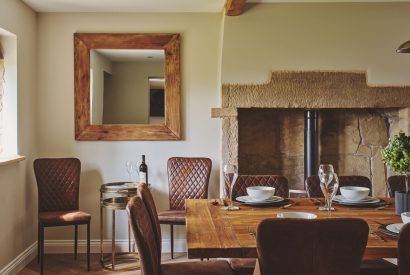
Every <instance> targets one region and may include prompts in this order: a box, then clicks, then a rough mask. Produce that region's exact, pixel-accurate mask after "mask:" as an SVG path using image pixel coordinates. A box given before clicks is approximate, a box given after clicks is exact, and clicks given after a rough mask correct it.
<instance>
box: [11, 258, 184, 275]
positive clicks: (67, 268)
mask: <svg viewBox="0 0 410 275" xmlns="http://www.w3.org/2000/svg"><path fill="white" fill-rule="evenodd" d="M99 257H100V254H91V262H90V265H91V270H90V272H87V258H86V255H85V254H78V259H77V261H74V256H73V254H47V255H46V256H45V258H44V274H53V275H54V274H88V275H94V274H95V275H97V274H98V275H99V274H119V275H131V274H133V275H140V274H141V273H140V271H139V270H136V269H135V267H136V266H137V262H136V260H135V258H134V259H129V258H127V259H125V260H123V262H122V263H120V260H117V263H116V271H109V270H107V269H104V268H103V267H102V266H101V264H100V258H99ZM186 260H187V256H186V253H175V254H174V259H173V260H171V257H170V254H169V253H166V254H163V255H162V262H163V263H167V262H168V263H169V262H177V261H186ZM18 274H19V275H36V274H40V265H39V264H37V259H34V260H33V261H32V262H30V263H29V264H28V265H27V266H26V267H25V268H24V269H23V270H22V271H20V272H19V273H18Z"/></svg>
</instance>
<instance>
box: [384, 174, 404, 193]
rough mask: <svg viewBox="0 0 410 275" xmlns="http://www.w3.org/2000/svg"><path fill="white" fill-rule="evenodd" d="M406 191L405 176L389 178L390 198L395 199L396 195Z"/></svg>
mask: <svg viewBox="0 0 410 275" xmlns="http://www.w3.org/2000/svg"><path fill="white" fill-rule="evenodd" d="M396 191H398V192H405V191H406V179H405V176H402V175H400V176H390V177H388V178H387V194H388V195H389V197H390V198H394V196H395V195H394V193H396Z"/></svg>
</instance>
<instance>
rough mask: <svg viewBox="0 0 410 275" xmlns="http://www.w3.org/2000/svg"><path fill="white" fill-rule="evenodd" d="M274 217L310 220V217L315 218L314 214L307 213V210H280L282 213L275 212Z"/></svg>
mask: <svg viewBox="0 0 410 275" xmlns="http://www.w3.org/2000/svg"><path fill="white" fill-rule="evenodd" d="M276 217H278V218H287V219H307V220H312V219H316V218H317V216H316V215H315V214H312V213H307V212H282V213H278V214H276Z"/></svg>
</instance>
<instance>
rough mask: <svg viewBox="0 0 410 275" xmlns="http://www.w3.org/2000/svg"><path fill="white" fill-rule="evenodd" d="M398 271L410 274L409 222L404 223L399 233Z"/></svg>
mask: <svg viewBox="0 0 410 275" xmlns="http://www.w3.org/2000/svg"><path fill="white" fill-rule="evenodd" d="M398 244H399V257H398V264H399V272H400V275H402V274H406V275H407V274H410V223H407V224H405V225H404V226H403V227H402V228H401V230H400V233H399V242H398Z"/></svg>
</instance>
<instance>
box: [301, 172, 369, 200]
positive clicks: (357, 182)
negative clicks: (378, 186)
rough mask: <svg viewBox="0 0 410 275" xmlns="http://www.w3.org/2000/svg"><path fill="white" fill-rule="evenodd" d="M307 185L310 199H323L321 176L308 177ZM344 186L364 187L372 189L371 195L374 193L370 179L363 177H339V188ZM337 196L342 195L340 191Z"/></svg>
mask: <svg viewBox="0 0 410 275" xmlns="http://www.w3.org/2000/svg"><path fill="white" fill-rule="evenodd" d="M305 184H306V191H307V194H308V197H309V198H323V193H322V190H321V189H320V179H319V176H310V177H307V178H306V181H305ZM342 186H362V187H367V188H370V194H371V191H372V183H371V181H370V179H369V178H367V177H363V176H339V188H340V187H342ZM337 194H340V190H337Z"/></svg>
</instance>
